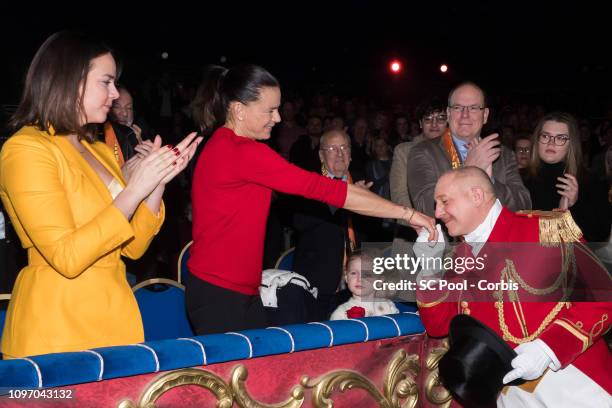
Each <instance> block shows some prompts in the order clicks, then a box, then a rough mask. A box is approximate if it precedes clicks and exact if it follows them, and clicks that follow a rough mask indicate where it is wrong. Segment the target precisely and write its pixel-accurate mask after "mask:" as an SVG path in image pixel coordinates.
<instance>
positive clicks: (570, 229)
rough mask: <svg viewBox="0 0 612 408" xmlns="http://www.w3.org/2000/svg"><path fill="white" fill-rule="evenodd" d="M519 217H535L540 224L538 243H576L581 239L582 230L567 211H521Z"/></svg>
mask: <svg viewBox="0 0 612 408" xmlns="http://www.w3.org/2000/svg"><path fill="white" fill-rule="evenodd" d="M517 214H519V215H526V216H527V217H533V216H537V217H538V221H539V224H540V243H543V244H559V243H561V242H576V241H579V240H580V238H582V230H580V227H579V226H578V225H577V224H576V221H574V219H573V218H572V213H571V212H569V211H562V210H553V211H540V210H521V211H518V212H517Z"/></svg>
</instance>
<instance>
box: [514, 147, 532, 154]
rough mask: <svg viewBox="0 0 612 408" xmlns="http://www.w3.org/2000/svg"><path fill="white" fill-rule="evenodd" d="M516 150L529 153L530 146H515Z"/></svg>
mask: <svg viewBox="0 0 612 408" xmlns="http://www.w3.org/2000/svg"><path fill="white" fill-rule="evenodd" d="M516 152H517V153H531V148H530V147H517V148H516Z"/></svg>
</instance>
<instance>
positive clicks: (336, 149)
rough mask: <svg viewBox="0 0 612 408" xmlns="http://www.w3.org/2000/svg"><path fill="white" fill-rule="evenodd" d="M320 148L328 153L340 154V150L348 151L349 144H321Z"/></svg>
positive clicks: (349, 148)
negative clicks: (324, 145)
mask: <svg viewBox="0 0 612 408" xmlns="http://www.w3.org/2000/svg"><path fill="white" fill-rule="evenodd" d="M321 150H322V151H324V152H326V153H329V154H331V153H334V154H340V152H342V153H348V152H349V151H350V150H351V146H349V145H340V146H326V147H323V146H321Z"/></svg>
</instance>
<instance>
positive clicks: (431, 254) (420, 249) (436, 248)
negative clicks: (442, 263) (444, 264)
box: [412, 224, 446, 280]
mask: <svg viewBox="0 0 612 408" xmlns="http://www.w3.org/2000/svg"><path fill="white" fill-rule="evenodd" d="M436 228H437V230H438V241H436V242H430V241H428V240H427V239H428V238H429V231H427V230H426V229H425V228H421V231H420V232H419V236H418V237H417V239H416V242H415V243H414V245H413V246H412V251H413V252H414V256H415V257H417V258H423V259H424V262H426V264H424V265H423V266H422V267H421V271H420V272H419V274H418V276H417V279H418V280H420V279H431V278H439V276H437V275H439V274H440V273H442V272H443V270H437V269H435V268H434V269H428V267H429V268H432V266H431V265H433V264H434V263H432V262H431V261H427V259H431V258H441V257H442V256H443V255H444V247H445V246H446V242H445V240H444V234H443V233H442V227H441V226H440V224H436Z"/></svg>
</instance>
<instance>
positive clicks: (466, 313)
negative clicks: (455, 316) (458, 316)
mask: <svg viewBox="0 0 612 408" xmlns="http://www.w3.org/2000/svg"><path fill="white" fill-rule="evenodd" d="M470 313H471V311H470V309H468V308H467V307H466V308H465V309H463V314H464V315H468V316H469V315H470Z"/></svg>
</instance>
